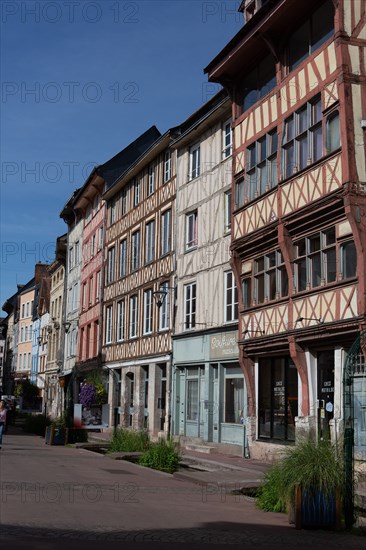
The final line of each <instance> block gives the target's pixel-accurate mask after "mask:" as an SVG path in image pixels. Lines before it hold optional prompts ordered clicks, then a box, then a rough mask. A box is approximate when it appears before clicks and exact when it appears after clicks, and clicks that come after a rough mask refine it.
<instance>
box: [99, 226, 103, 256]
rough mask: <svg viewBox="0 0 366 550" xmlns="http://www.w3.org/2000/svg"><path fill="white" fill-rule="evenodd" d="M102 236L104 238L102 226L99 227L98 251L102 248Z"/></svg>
mask: <svg viewBox="0 0 366 550" xmlns="http://www.w3.org/2000/svg"><path fill="white" fill-rule="evenodd" d="M103 236H104V226H103V225H101V226H100V228H99V240H98V250H101V249H102V247H103Z"/></svg>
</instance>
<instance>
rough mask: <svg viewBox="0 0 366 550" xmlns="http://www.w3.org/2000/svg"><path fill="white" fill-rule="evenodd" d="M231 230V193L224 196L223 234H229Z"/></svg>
mask: <svg viewBox="0 0 366 550" xmlns="http://www.w3.org/2000/svg"><path fill="white" fill-rule="evenodd" d="M230 230H231V191H227V192H226V193H225V195H224V232H225V233H230Z"/></svg>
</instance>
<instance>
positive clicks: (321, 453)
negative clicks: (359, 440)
mask: <svg viewBox="0 0 366 550" xmlns="http://www.w3.org/2000/svg"><path fill="white" fill-rule="evenodd" d="M345 490H346V482H345V476H344V462H343V452H342V450H341V449H340V447H339V446H337V445H334V444H332V443H330V442H329V441H319V442H314V441H312V440H303V441H300V442H299V443H298V444H296V445H295V446H294V447H289V448H287V449H286V450H285V451H284V453H283V456H282V458H281V459H280V460H279V462H278V463H277V464H275V465H274V466H273V468H272V469H271V470H270V471H269V472H268V473H267V474H266V475H265V477H264V482H263V484H262V486H261V487H260V489H259V493H258V497H257V505H258V507H259V508H261V509H262V510H266V511H273V512H290V510H291V508H294V514H295V523H296V525H297V526H299V522H300V523H301V525H302V526H304V527H305V526H309V527H336V526H337V525H339V514H340V507H341V503H342V501H343V498H344V494H345ZM299 506H300V508H301V509H300V510H299ZM337 513H338V517H336V514H337Z"/></svg>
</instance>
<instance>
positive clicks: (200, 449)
mask: <svg viewBox="0 0 366 550" xmlns="http://www.w3.org/2000/svg"><path fill="white" fill-rule="evenodd" d="M184 448H185V449H186V451H194V452H195V453H203V454H207V455H208V454H210V453H213V452H215V451H216V447H209V446H208V445H195V444H193V443H187V444H185V445H184Z"/></svg>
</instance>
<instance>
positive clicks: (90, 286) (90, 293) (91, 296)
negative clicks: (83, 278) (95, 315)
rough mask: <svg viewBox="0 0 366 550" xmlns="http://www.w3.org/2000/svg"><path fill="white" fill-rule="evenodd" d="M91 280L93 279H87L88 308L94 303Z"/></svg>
mask: <svg viewBox="0 0 366 550" xmlns="http://www.w3.org/2000/svg"><path fill="white" fill-rule="evenodd" d="M93 279H94V277H93V276H92V277H90V278H89V306H91V305H93V302H94V288H93V287H94V285H93V282H94V281H93Z"/></svg>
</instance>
